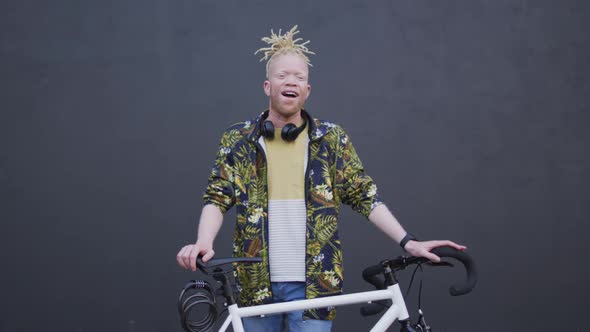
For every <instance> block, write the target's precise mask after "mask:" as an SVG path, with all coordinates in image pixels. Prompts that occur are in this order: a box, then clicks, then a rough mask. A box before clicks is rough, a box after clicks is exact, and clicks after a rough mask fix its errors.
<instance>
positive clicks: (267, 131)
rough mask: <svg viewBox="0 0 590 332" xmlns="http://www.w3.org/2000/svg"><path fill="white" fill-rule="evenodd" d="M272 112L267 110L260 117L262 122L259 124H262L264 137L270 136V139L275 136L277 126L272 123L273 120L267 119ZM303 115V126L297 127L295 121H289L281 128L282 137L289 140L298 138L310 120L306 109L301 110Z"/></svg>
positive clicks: (261, 131) (261, 130) (261, 132)
mask: <svg viewBox="0 0 590 332" xmlns="http://www.w3.org/2000/svg"><path fill="white" fill-rule="evenodd" d="M269 114H270V111H266V112H265V113H264V114H263V115H262V117H261V118H260V122H261V123H259V126H260V134H261V135H262V136H263V137H264V138H268V139H273V138H274V137H275V127H274V125H273V123H272V121H270V120H266V119H267V118H268V115H269ZM301 115H302V118H303V124H301V126H299V127H297V126H296V125H295V124H293V123H287V124H286V125H285V126H284V127H283V129H282V130H281V138H282V139H283V140H284V141H287V142H292V141H294V140H296V139H297V137H298V136H299V134H301V132H302V131H303V130H304V129H305V127H306V126H307V122H308V119H307V118H308V115H307V113H306V112H305V111H304V110H301Z"/></svg>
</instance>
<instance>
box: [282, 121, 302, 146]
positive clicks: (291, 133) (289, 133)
mask: <svg viewBox="0 0 590 332" xmlns="http://www.w3.org/2000/svg"><path fill="white" fill-rule="evenodd" d="M298 135H299V133H298V131H297V126H296V125H294V124H292V123H287V124H286V125H285V126H284V127H283V130H281V137H282V138H283V140H285V141H287V142H291V141H294V140H295V139H296V138H297V136H298Z"/></svg>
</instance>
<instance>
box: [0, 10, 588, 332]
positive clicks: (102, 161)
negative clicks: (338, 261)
mask: <svg viewBox="0 0 590 332" xmlns="http://www.w3.org/2000/svg"><path fill="white" fill-rule="evenodd" d="M589 20H590V6H589V5H588V3H587V2H586V1H483V0H478V1H464V2H448V1H394V2H391V1H372V2H368V1H338V2H332V3H330V4H328V3H325V2H319V1H298V2H280V3H278V2H262V1H248V2H247V1H225V2H220V1H217V2H213V1H203V2H199V1H156V0H150V1H145V0H144V1H132V0H126V1H121V0H118V1H95V2H80V1H66V0H58V1H37V2H35V1H23V0H20V1H18V0H12V1H10V0H8V1H7V0H4V1H2V2H0V56H1V61H0V84H1V85H0V109H1V112H2V113H1V115H2V117H1V121H0V148H1V150H0V195H1V209H0V213H1V215H0V218H1V225H2V228H1V232H0V243H2V247H1V248H2V250H1V251H0V252H1V255H2V259H1V264H2V267H1V271H2V272H1V273H0V331H37V330H41V329H43V330H49V331H130V330H131V329H130V327H129V322H130V321H134V322H135V325H134V328H135V331H175V330H179V324H178V322H177V316H176V312H175V301H176V297H177V294H178V291H179V289H180V287H181V286H182V285H183V284H184V282H185V281H186V280H188V279H192V278H194V277H195V276H194V275H193V274H191V273H189V272H185V271H181V269H180V268H179V267H177V265H176V262H175V255H176V252H177V251H178V249H179V248H180V247H181V246H182V245H184V244H186V243H188V242H191V241H194V239H195V232H196V219H197V216H198V215H199V213H200V204H201V203H200V197H201V192H202V190H203V188H204V186H205V183H206V177H207V175H208V172H209V167H210V166H211V161H212V159H213V157H214V153H215V149H216V147H217V144H218V139H219V136H220V134H221V131H222V130H223V129H224V128H225V127H226V126H228V125H230V124H231V123H233V122H237V121H241V120H244V119H247V118H250V117H252V116H255V115H256V114H257V113H258V112H260V111H262V110H263V109H264V108H265V107H266V106H267V100H266V98H265V96H264V95H263V93H262V89H261V86H262V81H263V79H264V65H263V64H262V63H259V62H258V57H257V56H254V55H253V52H254V51H255V50H256V49H257V48H259V47H261V46H263V45H262V44H261V42H260V41H259V38H260V37H262V36H266V35H268V33H269V30H270V28H275V29H279V28H282V29H287V28H290V27H291V26H292V25H293V24H299V25H300V28H301V30H302V34H301V35H302V37H303V38H306V39H311V43H310V45H309V46H310V48H311V49H312V50H314V51H316V52H317V56H314V57H313V58H312V62H313V64H314V67H313V68H312V72H311V84H312V86H313V93H312V95H311V98H310V101H309V103H308V109H309V110H310V111H311V112H312V114H313V115H315V116H317V117H320V118H325V119H330V120H333V121H335V122H337V123H340V124H341V125H343V126H344V128H345V129H347V130H348V132H349V134H350V135H351V137H352V139H353V142H354V143H355V146H356V148H357V150H358V151H359V153H360V156H361V158H362V159H363V161H364V164H365V167H366V169H367V171H368V172H369V173H370V174H371V175H372V176H373V177H374V178H375V179H376V181H377V183H378V184H379V186H380V190H381V193H382V195H383V197H384V198H385V200H386V201H387V202H388V205H389V206H390V207H391V208H392V210H393V211H394V213H395V214H396V215H397V216H398V218H399V219H400V221H401V222H402V223H403V224H404V225H405V226H406V227H407V228H408V229H409V230H411V231H413V232H414V233H416V234H417V235H419V236H420V237H421V238H424V239H434V238H449V239H453V240H456V241H458V242H460V243H464V244H466V245H468V246H469V252H470V253H471V254H472V255H473V256H474V257H475V258H476V259H477V262H478V264H479V269H480V282H479V285H478V287H477V288H476V290H475V291H474V293H472V294H470V295H469V296H466V297H461V298H451V297H450V296H448V294H447V292H446V287H447V285H448V284H449V283H450V282H451V281H453V279H455V278H459V277H461V273H459V272H460V271H450V270H447V271H445V270H441V271H439V273H435V272H436V271H430V273H427V274H425V278H426V280H425V281H426V284H425V291H426V295H425V298H424V306H425V310H426V313H427V315H428V318H429V320H430V322H431V324H432V325H434V326H435V327H437V328H439V329H441V330H442V331H476V330H477V331H517V330H518V331H555V330H560V327H561V326H563V324H565V323H569V324H573V325H574V326H573V327H572V326H571V325H570V326H569V327H568V328H567V330H571V331H574V330H576V331H585V330H587V326H585V325H584V324H585V321H584V320H583V318H584V316H583V313H584V312H583V309H584V308H585V305H584V304H585V302H583V301H582V300H583V298H582V295H587V294H589V289H588V286H587V284H586V280H587V279H588V278H590V273H589V271H588V264H587V263H584V262H585V261H587V258H586V257H585V255H586V253H587V252H588V249H589V246H588V244H587V242H585V241H584V239H585V237H586V232H587V231H588V228H589V227H588V225H587V224H586V222H587V218H588V216H589V215H590V214H589V212H590V211H589V210H590V209H589V203H590V202H589V199H588V198H589V197H590V195H589V190H588V167H589V166H590V165H589V163H588V154H587V152H586V150H585V148H586V145H587V142H588V140H589V138H590V137H589V136H590V135H589V134H588V131H587V130H586V127H587V126H588V120H589V117H588V115H587V113H586V112H588V110H589V102H590V97H589V94H590V78H589V74H590V38H589V34H588V31H590V24H589V23H588V22H589ZM233 216H234V214H233V212H232V213H230V215H229V216H228V218H227V219H226V223H225V224H224V227H223V229H222V232H221V234H220V235H219V237H218V240H217V242H216V249H217V256H218V257H221V256H227V255H229V254H230V251H231V244H230V242H231V240H230V239H231V232H232V224H233V219H232V218H233ZM341 233H342V237H343V241H344V250H345V252H344V255H345V262H346V263H345V265H346V272H345V274H346V279H347V287H346V291H347V292H353V291H361V290H367V289H369V288H368V286H367V285H365V284H363V283H362V282H361V277H360V272H361V270H362V268H363V266H365V265H368V264H373V263H375V262H377V261H379V260H380V259H382V258H384V257H390V256H395V255H398V254H400V253H401V252H400V250H399V248H398V247H397V245H396V244H394V243H393V242H391V241H389V240H388V239H387V238H386V237H385V236H384V235H382V234H380V233H379V232H378V231H377V230H376V229H375V228H374V227H372V226H371V225H369V224H368V223H367V222H366V221H364V220H363V218H362V217H360V216H358V215H355V214H354V213H353V212H351V210H350V209H345V210H344V213H343V215H342V221H341ZM402 282H404V286H405V285H407V278H404V279H402ZM409 302H410V303H411V304H412V305H411V306H410V308H411V309H412V310H413V308H414V303H415V298H414V297H412V298H411V299H410V300H409ZM357 312H358V307H347V308H342V309H341V311H340V315H339V317H338V319H337V321H336V325H335V327H336V328H335V330H336V331H361V330H367V329H368V327H369V326H370V324H371V322H372V321H373V320H370V319H367V320H365V319H362V318H360V315H358V313H357ZM577 324H579V326H578V325H577ZM507 325H508V326H507ZM393 330H395V329H393Z"/></svg>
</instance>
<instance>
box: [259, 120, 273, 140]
mask: <svg viewBox="0 0 590 332" xmlns="http://www.w3.org/2000/svg"><path fill="white" fill-rule="evenodd" d="M262 136H264V138H268V139H273V138H275V126H274V125H273V124H272V122H271V121H264V123H263V124H262Z"/></svg>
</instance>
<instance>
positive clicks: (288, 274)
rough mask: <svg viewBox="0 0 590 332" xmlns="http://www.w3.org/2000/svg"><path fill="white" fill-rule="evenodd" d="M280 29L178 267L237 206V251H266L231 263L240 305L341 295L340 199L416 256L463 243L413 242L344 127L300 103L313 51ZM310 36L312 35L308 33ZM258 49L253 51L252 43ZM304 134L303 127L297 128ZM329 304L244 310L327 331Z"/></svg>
mask: <svg viewBox="0 0 590 332" xmlns="http://www.w3.org/2000/svg"><path fill="white" fill-rule="evenodd" d="M296 28H297V27H296V26H295V27H293V29H291V30H290V31H289V32H287V33H286V34H284V35H281V33H280V31H279V34H278V35H277V34H274V33H272V35H271V37H267V38H263V39H262V40H263V41H265V42H267V43H268V44H270V47H268V48H263V49H260V50H259V51H264V52H265V56H264V58H263V60H268V62H267V67H266V70H267V73H266V75H267V79H266V80H265V81H264V93H265V94H266V95H267V96H268V97H269V108H268V110H267V111H266V112H264V113H262V114H261V115H259V116H258V117H257V118H255V119H253V120H251V121H246V122H242V123H238V124H236V125H233V126H232V127H230V128H229V129H227V130H226V131H225V132H224V134H223V137H222V139H221V146H220V148H219V151H218V153H217V158H216V160H215V165H214V167H213V170H212V173H211V176H210V177H209V184H208V186H207V189H206V191H205V195H204V203H205V206H204V208H203V211H202V213H201V218H200V222H199V231H198V238H197V242H196V243H195V244H191V245H187V246H184V247H183V248H182V249H181V250H180V252H179V253H178V255H177V261H178V263H179V265H180V266H182V267H183V268H186V269H192V270H193V271H195V270H196V257H197V256H198V255H203V261H207V260H209V259H211V258H212V257H213V255H214V254H215V252H214V250H213V242H214V239H215V237H216V235H217V232H218V231H219V229H220V227H221V223H222V221H223V214H224V213H225V212H226V211H227V210H228V209H230V208H231V207H233V206H236V209H237V222H236V228H235V232H234V256H237V257H262V258H263V262H262V263H257V264H248V265H243V266H239V267H238V268H237V282H238V287H239V288H238V289H239V290H240V296H239V302H240V305H258V304H267V303H272V302H280V301H291V300H297V299H304V298H316V297H323V296H331V295H338V294H340V293H341V291H342V279H343V276H342V253H341V249H340V240H339V238H338V230H337V225H338V224H337V220H338V214H339V209H340V205H341V203H345V204H347V205H350V206H351V207H352V208H353V209H354V210H355V211H357V212H359V213H360V214H362V215H364V216H365V217H367V218H368V219H369V220H370V221H371V222H372V223H374V224H375V225H376V226H377V227H378V228H379V229H380V230H381V231H383V232H384V233H386V234H387V235H388V236H389V237H391V238H392V239H393V240H394V241H396V242H398V243H400V244H401V245H402V248H403V249H404V250H406V251H407V252H408V253H409V254H411V255H414V256H421V257H426V258H428V259H430V260H432V261H439V260H440V259H439V258H438V257H437V256H435V255H434V254H432V253H430V250H432V249H433V248H435V247H439V246H451V247H454V248H456V249H458V250H465V249H466V247H464V246H461V245H458V244H456V243H453V242H451V241H425V242H419V241H417V240H415V239H414V238H413V237H412V236H411V235H410V234H409V233H407V232H406V231H405V230H404V229H403V227H402V226H401V225H400V224H399V222H398V221H397V220H396V219H395V217H394V216H393V215H392V214H391V212H390V211H389V210H388V209H387V207H386V206H385V204H383V203H382V202H381V200H380V198H379V196H378V194H377V187H376V185H375V184H374V183H373V180H372V179H371V178H370V177H369V176H368V175H367V174H365V172H364V169H363V167H362V164H361V161H360V159H359V158H358V155H357V153H356V151H355V150H354V147H353V146H352V143H351V141H350V139H349V137H348V135H347V134H346V132H345V131H344V130H343V129H342V128H341V127H340V126H338V125H335V124H333V123H330V122H326V121H321V120H318V119H314V118H312V117H311V116H310V115H309V113H307V112H306V111H305V110H304V104H305V101H306V100H307V98H308V97H309V95H310V93H311V86H310V85H309V83H308V76H309V70H308V65H311V64H310V63H309V59H308V58H307V56H306V53H307V54H313V52H310V51H309V50H308V49H307V47H305V45H306V44H307V42H306V43H303V44H298V42H299V41H300V40H301V39H295V40H294V39H293V36H294V35H295V34H297V33H298V31H296ZM308 42H309V41H308ZM257 52H258V51H257ZM300 134H301V135H300ZM335 313H336V311H335V310H334V308H325V309H315V310H309V311H306V312H302V311H299V312H293V313H289V314H287V315H285V316H286V317H283V316H282V315H271V316H268V317H264V318H260V317H254V318H246V319H244V327H245V329H246V331H280V328H281V324H282V323H283V319H286V320H287V321H288V325H289V328H290V330H291V331H330V329H331V321H332V320H333V319H334V317H335Z"/></svg>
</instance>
